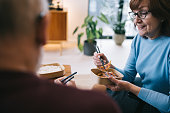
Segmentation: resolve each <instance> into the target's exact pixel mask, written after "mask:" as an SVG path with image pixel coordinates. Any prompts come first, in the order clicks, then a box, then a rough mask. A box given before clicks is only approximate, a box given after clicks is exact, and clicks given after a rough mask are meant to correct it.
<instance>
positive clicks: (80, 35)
mask: <svg viewBox="0 0 170 113" xmlns="http://www.w3.org/2000/svg"><path fill="white" fill-rule="evenodd" d="M83 35H84V33H80V34H78V37H77V38H78V41H77V44H78V46H79V45H80V40H81V37H82V36H83Z"/></svg>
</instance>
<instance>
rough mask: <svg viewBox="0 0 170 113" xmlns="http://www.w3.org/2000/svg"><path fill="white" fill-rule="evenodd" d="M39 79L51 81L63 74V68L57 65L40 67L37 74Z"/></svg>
mask: <svg viewBox="0 0 170 113" xmlns="http://www.w3.org/2000/svg"><path fill="white" fill-rule="evenodd" d="M37 73H38V75H39V77H40V78H47V79H53V78H58V77H62V76H64V74H65V67H64V66H63V65H60V64H59V63H53V64H45V65H42V66H41V67H40V69H39V71H38V72H37Z"/></svg>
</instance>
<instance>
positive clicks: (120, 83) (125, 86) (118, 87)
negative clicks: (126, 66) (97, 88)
mask: <svg viewBox="0 0 170 113" xmlns="http://www.w3.org/2000/svg"><path fill="white" fill-rule="evenodd" d="M109 80H110V81H112V82H113V83H114V85H107V87H108V88H109V89H111V90H113V91H122V90H125V91H129V89H130V85H131V83H129V82H127V81H124V80H117V79H115V78H113V77H109Z"/></svg>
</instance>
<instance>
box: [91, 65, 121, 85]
mask: <svg viewBox="0 0 170 113" xmlns="http://www.w3.org/2000/svg"><path fill="white" fill-rule="evenodd" d="M91 71H92V72H93V73H94V74H95V75H97V76H98V77H99V81H98V82H99V84H102V85H113V84H114V83H113V82H111V81H110V80H109V79H108V77H104V76H99V73H102V71H101V70H99V69H98V68H93V69H91ZM108 71H109V72H113V73H114V74H115V75H117V76H118V77H115V78H116V79H118V80H121V79H122V78H123V74H121V73H120V72H119V71H117V70H115V69H112V68H110V69H108Z"/></svg>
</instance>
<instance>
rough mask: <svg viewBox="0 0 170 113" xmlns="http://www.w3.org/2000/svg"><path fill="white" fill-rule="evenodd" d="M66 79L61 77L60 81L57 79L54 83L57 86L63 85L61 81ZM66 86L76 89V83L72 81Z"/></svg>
mask: <svg viewBox="0 0 170 113" xmlns="http://www.w3.org/2000/svg"><path fill="white" fill-rule="evenodd" d="M64 78H65V77H60V78H58V79H55V80H54V83H56V84H63V83H62V82H61V80H62V79H64ZM63 85H64V84H63ZM65 85H66V86H71V87H75V88H76V83H75V81H74V80H70V81H69V82H67V83H66V84H65Z"/></svg>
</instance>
